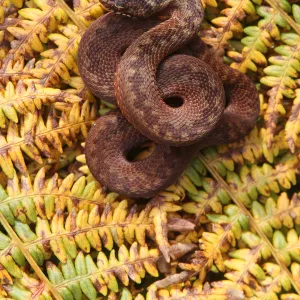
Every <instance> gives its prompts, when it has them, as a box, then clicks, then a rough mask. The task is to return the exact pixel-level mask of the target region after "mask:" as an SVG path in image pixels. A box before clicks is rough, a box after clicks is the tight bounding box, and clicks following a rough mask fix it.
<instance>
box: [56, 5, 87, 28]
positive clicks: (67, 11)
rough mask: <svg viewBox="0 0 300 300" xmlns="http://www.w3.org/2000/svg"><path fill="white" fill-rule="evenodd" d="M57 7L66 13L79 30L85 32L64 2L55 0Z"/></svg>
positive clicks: (81, 24) (83, 26)
mask: <svg viewBox="0 0 300 300" xmlns="http://www.w3.org/2000/svg"><path fill="white" fill-rule="evenodd" d="M55 1H56V2H57V3H58V5H59V6H60V7H61V8H62V9H63V10H64V11H65V12H66V13H67V15H68V16H69V17H70V19H71V20H72V21H73V22H74V24H75V25H76V26H77V27H78V28H79V29H80V30H81V31H83V32H84V31H85V30H86V27H85V25H84V24H83V23H82V22H81V21H80V20H79V19H78V17H77V16H76V14H75V13H74V11H73V10H72V9H71V8H70V7H69V6H68V5H67V4H66V3H65V1H64V0H55Z"/></svg>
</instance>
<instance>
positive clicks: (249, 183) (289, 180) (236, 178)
mask: <svg viewBox="0 0 300 300" xmlns="http://www.w3.org/2000/svg"><path fill="white" fill-rule="evenodd" d="M298 173H299V161H298V159H297V158H296V157H294V156H289V155H287V156H286V157H285V158H284V159H283V160H282V161H281V162H279V163H278V164H276V165H275V167H274V168H273V167H272V166H271V165H269V164H263V166H262V167H258V166H256V165H252V166H251V167H250V168H248V167H247V166H243V167H242V168H241V170H240V174H239V175H237V174H236V173H234V172H227V176H226V182H227V183H228V185H229V187H230V188H231V189H232V191H234V193H236V194H237V195H238V197H239V199H240V200H241V201H242V202H243V204H244V205H246V206H250V205H251V202H252V201H254V200H257V198H258V195H259V194H260V195H263V196H267V197H269V196H270V195H271V193H272V192H274V193H279V192H280V188H281V189H290V188H291V187H292V185H295V184H296V174H298Z"/></svg>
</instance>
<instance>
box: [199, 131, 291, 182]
mask: <svg viewBox="0 0 300 300" xmlns="http://www.w3.org/2000/svg"><path fill="white" fill-rule="evenodd" d="M286 150H288V145H287V143H286V142H285V131H284V130H282V131H280V132H279V133H278V134H276V135H275V137H274V142H273V144H272V146H271V147H270V148H268V146H267V143H266V129H264V128H260V129H258V127H257V126H256V127H254V129H253V130H252V131H251V132H250V134H249V135H248V136H247V137H246V138H245V139H244V140H242V141H240V142H236V143H233V144H229V145H222V146H218V147H210V148H206V149H204V150H202V153H203V155H204V156H205V158H206V159H207V160H208V161H209V163H210V164H212V165H213V166H214V168H215V169H216V170H217V171H218V173H219V174H220V175H221V176H225V175H226V173H227V171H234V168H235V167H236V165H244V164H255V163H259V162H261V161H263V160H264V159H265V160H266V161H267V162H269V163H273V162H274V159H275V158H276V157H277V156H278V155H279V154H282V152H285V151H286Z"/></svg>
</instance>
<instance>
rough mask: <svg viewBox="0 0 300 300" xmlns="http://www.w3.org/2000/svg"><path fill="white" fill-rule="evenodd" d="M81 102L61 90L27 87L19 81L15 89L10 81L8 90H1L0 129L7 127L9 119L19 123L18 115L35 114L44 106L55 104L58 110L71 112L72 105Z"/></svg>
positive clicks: (32, 85)
mask: <svg viewBox="0 0 300 300" xmlns="http://www.w3.org/2000/svg"><path fill="white" fill-rule="evenodd" d="M80 100H81V99H80V98H79V97H78V96H76V95H74V94H71V93H66V92H65V91H61V90H59V89H53V88H41V87H37V86H36V85H35V84H31V85H30V86H29V87H26V86H25V84H24V83H23V82H22V81H18V83H17V85H16V87H15V86H14V85H13V83H12V82H11V81H9V82H8V84H7V85H6V88H5V89H3V90H0V127H1V128H4V127H5V125H6V120H7V119H9V120H10V121H12V122H15V123H18V113H19V114H21V115H25V114H26V113H31V114H33V113H34V112H35V110H36V109H38V110H41V109H42V106H43V105H44V104H48V103H53V104H54V107H56V108H58V109H59V108H62V109H63V110H64V109H65V110H70V109H71V107H72V104H74V103H78V102H80ZM70 105H71V106H70Z"/></svg>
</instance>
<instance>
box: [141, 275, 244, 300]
mask: <svg viewBox="0 0 300 300" xmlns="http://www.w3.org/2000/svg"><path fill="white" fill-rule="evenodd" d="M154 291H155V288H153V286H151V287H150V288H149V292H148V293H147V299H151V300H152V299H153V300H154V299H157V298H155V295H157V296H158V299H160V300H169V299H170V300H176V299H190V300H215V299H218V300H227V299H245V298H244V293H243V291H242V289H241V288H240V287H239V286H238V285H236V284H234V283H233V282H230V281H225V280H223V281H215V282H213V283H212V284H209V283H208V282H206V283H203V280H200V279H197V280H195V281H194V282H191V281H186V282H185V283H183V284H177V285H172V286H170V287H169V288H160V289H158V290H157V291H156V293H154ZM153 294H154V295H153Z"/></svg>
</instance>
